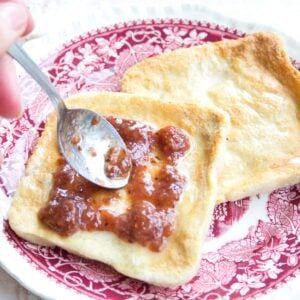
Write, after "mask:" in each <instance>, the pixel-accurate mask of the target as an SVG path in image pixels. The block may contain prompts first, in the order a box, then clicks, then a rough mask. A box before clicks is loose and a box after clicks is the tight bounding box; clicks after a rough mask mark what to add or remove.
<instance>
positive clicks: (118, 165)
mask: <svg viewBox="0 0 300 300" xmlns="http://www.w3.org/2000/svg"><path fill="white" fill-rule="evenodd" d="M130 166H131V162H130V154H129V153H127V152H126V150H125V149H123V148H119V147H110V148H109V149H108V151H107V153H106V155H105V164H104V172H105V175H106V176H107V177H108V178H113V179H116V178H124V177H126V176H128V173H129V171H130Z"/></svg>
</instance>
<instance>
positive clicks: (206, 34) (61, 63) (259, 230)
mask: <svg viewBox="0 0 300 300" xmlns="http://www.w3.org/2000/svg"><path fill="white" fill-rule="evenodd" d="M242 36H244V33H242V32H240V31H238V30H236V29H230V28H226V27H223V26H219V25H216V24H212V23H206V22H199V21H190V20H175V19H161V20H143V21H132V22H126V23H122V24H117V25H114V26H111V27H105V28H102V29H99V30H95V31H91V32H88V33H86V34H84V35H82V36H79V37H78V38H76V39H73V40H72V41H71V42H69V43H68V44H66V45H64V46H63V47H62V48H61V49H60V50H59V51H58V52H57V53H56V54H55V55H52V56H50V57H49V58H48V59H46V60H45V61H44V62H43V63H42V64H41V67H42V68H43V70H44V71H45V72H47V73H48V74H49V76H50V78H51V80H52V82H53V83H54V84H55V86H56V87H57V88H58V90H59V91H60V93H61V94H62V96H63V97H67V96H69V95H72V94H75V93H77V92H78V91H81V90H84V91H92V90H106V91H120V79H121V77H122V75H123V73H124V72H125V71H126V70H127V69H128V68H129V67H131V66H132V65H134V64H135V63H137V62H138V61H141V60H143V59H145V58H147V57H150V56H154V55H158V54H160V53H163V52H168V51H172V50H175V49H178V48H182V47H191V46H195V45H200V44H203V43H209V42H215V41H219V40H222V39H237V38H240V37H242ZM294 63H295V65H296V66H299V64H297V63H296V62H294ZM21 88H22V95H23V101H24V103H25V104H26V110H25V113H24V115H23V116H22V118H21V119H18V120H17V119H14V120H10V121H8V120H5V119H2V120H0V163H1V170H0V188H1V189H2V191H3V193H4V194H5V196H2V197H1V199H0V200H1V206H0V218H1V220H0V221H1V223H2V222H3V226H2V228H1V231H0V245H1V246H0V248H1V251H0V262H1V264H2V266H3V267H4V268H5V269H6V270H7V271H8V272H9V273H10V274H11V275H13V276H14V277H15V278H16V279H17V280H18V281H20V282H21V283H22V284H23V285H25V286H26V287H27V288H29V289H31V290H33V291H34V292H35V293H38V294H40V295H42V296H44V297H54V298H55V295H60V298H62V296H63V295H68V296H70V295H73V296H74V297H79V298H82V297H92V298H97V299H137V298H143V299H174V300H175V299H187V298H191V299H199V298H201V299H230V298H234V299H238V298H242V297H247V298H252V297H257V296H259V295H263V294H265V293H268V292H270V291H271V290H274V289H277V288H278V287H282V285H284V284H285V283H286V282H288V281H290V280H291V279H292V278H294V277H296V274H297V273H298V270H299V267H300V261H299V257H300V243H299V238H298V237H299V235H300V184H297V185H294V186H290V187H286V188H282V189H279V190H276V191H273V192H272V193H270V194H262V195H257V196H255V197H251V198H245V199H242V200H239V201H236V202H228V203H223V204H221V205H218V206H216V208H215V211H214V216H213V221H212V223H211V226H210V229H209V233H208V236H207V240H206V242H205V246H204V255H203V259H202V262H201V265H200V267H199V272H198V274H197V275H196V276H195V277H194V278H193V279H192V280H191V281H190V282H188V283H186V284H185V285H182V286H180V287H178V288H172V289H171V288H159V287H156V286H152V285H148V284H145V283H143V282H141V281H138V280H134V279H131V278H128V277H125V276H123V275H121V274H119V273H117V272H116V271H114V270H113V269H112V268H110V267H109V266H107V265H104V264H102V263H98V262H95V261H91V260H86V259H83V258H80V257H77V256H75V255H72V254H70V253H67V252H66V251H64V250H62V249H60V248H49V247H44V246H38V245H34V244H31V243H29V242H26V241H24V240H23V239H20V238H18V237H17V236H16V235H15V234H14V232H13V231H12V230H11V229H10V227H9V225H8V223H7V221H6V213H7V209H8V207H9V205H10V202H11V197H12V195H13V194H14V192H15V189H16V186H17V184H18V182H19V180H20V178H21V177H22V176H23V175H24V171H25V166H26V162H27V160H28V158H29V156H30V155H31V153H32V149H33V148H34V146H35V145H36V143H37V140H38V138H39V136H40V134H41V132H42V131H43V128H44V121H45V118H46V117H47V116H48V114H49V113H50V112H51V111H52V110H53V108H52V106H51V103H50V102H49V101H48V100H47V97H46V96H45V95H44V94H43V93H42V92H41V90H40V89H39V88H38V87H37V85H36V84H35V83H34V82H33V81H32V80H31V79H30V78H29V77H24V78H23V79H22V81H21ZM99 251H101V249H99ZM21 266H22V268H23V269H22V268H21ZM74 299H75V298H74Z"/></svg>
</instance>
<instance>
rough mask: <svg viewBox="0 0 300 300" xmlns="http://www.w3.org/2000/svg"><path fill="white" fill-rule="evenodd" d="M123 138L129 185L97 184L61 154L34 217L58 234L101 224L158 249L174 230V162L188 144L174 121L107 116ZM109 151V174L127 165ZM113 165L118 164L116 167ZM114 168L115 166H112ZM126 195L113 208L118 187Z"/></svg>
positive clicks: (179, 182) (180, 179)
mask: <svg viewBox="0 0 300 300" xmlns="http://www.w3.org/2000/svg"><path fill="white" fill-rule="evenodd" d="M107 120H108V121H109V122H110V123H111V124H112V125H113V126H114V127H115V128H116V130H117V131H118V132H119V134H120V135H121V137H122V138H123V140H124V141H125V143H126V146H127V149H128V150H129V153H130V155H131V158H132V170H131V176H130V179H129V183H128V185H127V186H126V187H125V188H123V189H120V190H108V189H104V188H100V187H98V186H96V185H94V184H93V183H91V182H89V181H87V180H85V179H84V178H83V177H81V176H80V175H79V174H78V173H76V172H75V171H74V170H73V169H72V168H71V167H70V166H69V165H68V164H67V162H66V161H65V160H63V159H60V160H59V161H58V169H57V171H56V172H55V174H54V176H53V180H54V183H53V187H52V190H51V192H50V195H49V201H48V203H47V205H46V206H45V207H43V208H42V209H41V210H40V211H39V219H40V220H41V221H42V222H43V223H44V224H45V225H47V226H48V227H49V228H50V229H52V230H54V231H56V232H57V233H59V234H60V235H62V236H69V235H72V234H74V233H75V232H76V231H79V230H89V231H91V230H105V231H110V232H113V233H114V234H116V235H117V236H118V237H120V238H122V239H124V240H126V241H128V242H130V243H133V242H137V243H139V244H141V245H143V246H147V247H149V248H150V249H151V250H152V251H160V250H161V249H162V248H163V247H164V245H165V244H166V242H167V237H168V236H170V234H171V233H172V231H173V230H174V226H175V225H174V222H175V214H176V204H177V203H178V200H179V198H180V195H181V194H182V192H183V189H184V186H185V182H186V180H185V177H184V176H183V175H181V174H179V172H178V170H177V168H176V165H177V161H178V159H179V158H180V157H183V156H184V155H185V154H186V152H187V151H188V150H189V148H190V142H189V138H188V136H187V134H186V133H185V132H184V131H183V130H181V129H179V128H177V127H174V126H167V127H164V128H162V129H160V130H158V131H155V130H154V129H153V128H151V127H150V126H148V125H145V124H143V123H140V122H136V121H133V120H125V119H121V118H115V117H108V118H107ZM115 152H116V150H115V149H112V150H111V153H109V154H108V158H107V159H108V160H109V162H111V163H110V164H109V167H107V168H108V169H107V170H106V171H107V173H108V174H110V175H111V176H112V177H114V176H115V175H116V173H117V175H118V172H119V171H118V170H121V171H122V170H123V169H124V168H125V169H126V166H127V163H126V160H125V161H123V160H122V158H124V159H126V156H124V153H119V152H118V151H117V153H115ZM116 166H117V168H116ZM116 170H117V171H116ZM124 192H125V193H126V195H127V196H126V197H127V198H128V199H129V200H130V205H129V206H128V208H126V209H125V211H123V212H122V213H116V212H114V211H112V209H111V208H110V205H111V207H114V202H115V203H116V202H117V201H118V200H119V201H120V199H121V197H122V196H121V193H122V195H124Z"/></svg>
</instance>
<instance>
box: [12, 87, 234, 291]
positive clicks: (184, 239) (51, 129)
mask: <svg viewBox="0 0 300 300" xmlns="http://www.w3.org/2000/svg"><path fill="white" fill-rule="evenodd" d="M68 106H70V107H85V108H89V109H93V110H95V111H97V112H98V113H101V114H102V115H116V116H120V117H123V118H129V119H133V120H139V121H141V122H143V123H147V124H151V125H152V126H154V127H155V128H161V127H164V126H167V125H174V126H177V127H180V128H182V129H184V130H185V131H186V132H187V133H188V134H189V136H190V139H191V144H192V148H191V150H190V152H189V154H188V155H187V156H186V157H184V158H183V159H182V160H181V161H180V162H179V169H180V171H181V172H182V173H183V174H184V175H185V176H186V178H187V184H186V186H185V189H184V192H183V194H182V196H181V199H180V202H179V205H178V210H177V215H176V227H175V230H174V232H173V233H172V235H171V236H170V239H169V241H168V244H167V246H166V248H165V249H164V250H163V251H161V252H153V251H151V250H149V249H148V248H146V247H143V246H141V245H139V244H137V243H128V242H126V241H124V240H121V239H119V238H118V237H117V236H116V235H114V234H113V233H110V232H105V231H89V232H88V231H79V232H77V233H75V234H74V235H71V236H69V237H67V238H65V237H61V236H60V235H58V234H57V233H55V232H53V231H51V230H49V229H48V228H47V227H45V225H43V224H42V223H41V222H40V221H39V220H38V217H37V213H38V211H39V209H40V208H41V207H42V206H44V204H45V203H46V202H47V199H48V194H49V190H50V189H51V186H52V179H53V177H52V172H54V171H55V170H56V168H57V165H56V160H57V158H58V157H59V152H58V149H57V144H56V117H55V115H52V116H51V117H50V119H49V120H48V122H47V124H46V128H45V131H44V132H43V135H42V137H41V139H40V140H39V143H38V145H37V147H36V149H35V151H34V153H33V155H32V157H31V158H30V160H29V163H28V166H27V170H26V176H25V177H24V178H23V179H22V181H21V183H20V185H19V187H18V189H17V192H16V194H15V197H14V200H13V203H12V207H11V209H10V212H9V223H10V226H11V227H12V229H13V230H14V231H15V232H16V233H17V234H18V235H19V236H21V237H23V238H25V239H27V240H29V241H32V242H34V243H39V244H44V245H57V246H60V247H62V248H64V249H66V250H68V251H70V252H72V253H75V254H78V255H80V256H83V257H87V258H91V259H95V260H99V261H102V262H105V263H107V264H109V265H112V266H113V267H114V268H115V269H116V270H118V271H119V272H121V273H123V274H125V275H128V276H131V277H134V278H138V279H141V280H144V281H146V282H149V283H153V284H156V285H161V286H176V285H179V284H182V283H184V282H186V281H187V280H189V279H191V278H192V277H193V276H194V275H195V273H196V272H197V269H198V266H199V262H200V258H201V248H202V243H203V239H204V237H205V235H206V230H207V227H208V225H209V222H210V219H211V215H212V211H213V207H214V204H215V199H216V194H217V182H216V179H217V171H218V164H219V163H218V161H219V160H220V156H221V153H222V145H223V144H224V141H225V138H226V133H227V132H228V129H229V121H228V118H227V117H226V116H225V115H224V114H222V113H220V112H217V111H215V110H212V109H205V110H204V109H200V108H199V107H198V106H197V105H195V104H191V103H190V104H184V103H183V104H180V105H177V104H174V103H167V102H165V103H163V102H161V101H158V100H153V99H150V98H144V97H139V96H131V95H127V94H122V93H115V94H113V93H95V94H92V93H90V94H82V95H77V96H73V97H72V98H71V99H69V100H68ZM126 197H127V196H126V195H123V198H122V199H121V200H120V202H122V201H123V202H124V201H127V198H126ZM119 204H120V205H121V204H122V203H119ZM115 205H116V203H115V204H114V203H112V205H111V209H112V210H115V211H116V210H118V207H115Z"/></svg>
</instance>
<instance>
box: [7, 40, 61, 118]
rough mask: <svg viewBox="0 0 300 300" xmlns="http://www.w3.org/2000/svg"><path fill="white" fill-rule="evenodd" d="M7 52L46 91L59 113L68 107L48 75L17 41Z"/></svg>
mask: <svg viewBox="0 0 300 300" xmlns="http://www.w3.org/2000/svg"><path fill="white" fill-rule="evenodd" d="M7 53H8V54H9V55H10V56H11V57H12V58H13V59H15V60H16V61H17V62H18V63H19V64H20V65H21V66H22V67H23V68H24V70H25V71H26V72H27V73H28V74H29V75H30V76H31V77H32V78H33V79H34V80H35V81H36V82H37V83H38V84H39V85H40V87H41V88H42V89H43V90H44V91H45V92H46V94H47V95H48V96H49V99H50V100H51V102H52V104H53V105H54V106H55V108H56V109H57V110H58V113H59V114H60V113H61V112H62V111H63V110H64V109H66V106H65V104H64V102H63V100H62V99H61V97H60V95H59V94H58V92H57V91H56V89H55V88H54V86H53V85H52V83H51V82H50V80H49V79H48V77H47V76H46V75H45V74H44V73H43V72H42V71H41V69H40V68H39V67H38V65H37V64H36V63H35V62H34V61H33V60H32V59H31V58H30V57H29V55H28V54H27V53H26V52H25V51H24V49H23V48H22V47H21V46H20V45H19V44H18V43H17V42H16V43H14V44H12V45H11V47H10V48H9V49H8V51H7Z"/></svg>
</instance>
